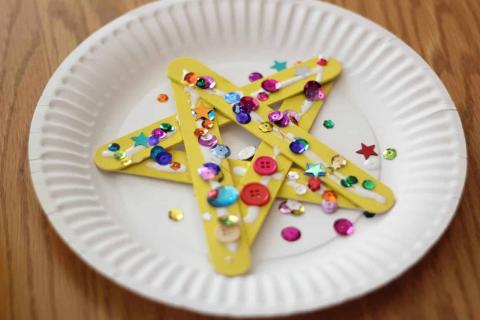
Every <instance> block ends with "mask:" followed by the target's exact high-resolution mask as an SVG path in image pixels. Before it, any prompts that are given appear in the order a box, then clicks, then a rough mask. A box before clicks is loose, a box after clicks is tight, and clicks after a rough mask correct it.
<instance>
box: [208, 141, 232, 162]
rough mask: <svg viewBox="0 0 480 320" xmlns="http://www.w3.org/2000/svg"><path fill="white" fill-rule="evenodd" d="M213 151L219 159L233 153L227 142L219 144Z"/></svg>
mask: <svg viewBox="0 0 480 320" xmlns="http://www.w3.org/2000/svg"><path fill="white" fill-rule="evenodd" d="M211 151H212V153H213V155H214V156H215V157H217V158H219V159H226V158H228V157H230V155H231V154H232V152H231V151H230V147H229V146H227V145H225V144H217V145H216V146H215V147H214V148H212V149H211Z"/></svg>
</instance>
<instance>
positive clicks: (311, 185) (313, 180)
mask: <svg viewBox="0 0 480 320" xmlns="http://www.w3.org/2000/svg"><path fill="white" fill-rule="evenodd" d="M321 185H322V182H321V180H320V179H319V178H317V177H310V178H308V189H310V190H311V191H317V190H320V187H321Z"/></svg>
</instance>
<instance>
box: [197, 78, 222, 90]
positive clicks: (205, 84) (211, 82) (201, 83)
mask: <svg viewBox="0 0 480 320" xmlns="http://www.w3.org/2000/svg"><path fill="white" fill-rule="evenodd" d="M216 84H217V83H216V82H215V79H213V78H212V77H210V76H203V77H200V78H198V80H197V82H196V83H195V85H196V86H197V87H199V88H201V89H213V88H214V87H215V85H216Z"/></svg>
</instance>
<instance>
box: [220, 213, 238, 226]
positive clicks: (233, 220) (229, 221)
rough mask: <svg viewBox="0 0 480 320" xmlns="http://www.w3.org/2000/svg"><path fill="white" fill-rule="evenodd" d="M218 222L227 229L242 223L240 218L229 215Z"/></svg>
mask: <svg viewBox="0 0 480 320" xmlns="http://www.w3.org/2000/svg"><path fill="white" fill-rule="evenodd" d="M218 222H220V223H221V224H222V225H224V226H226V227H232V226H234V225H237V224H238V223H239V222H240V218H239V217H238V216H236V215H233V214H229V215H226V216H222V217H219V218H218Z"/></svg>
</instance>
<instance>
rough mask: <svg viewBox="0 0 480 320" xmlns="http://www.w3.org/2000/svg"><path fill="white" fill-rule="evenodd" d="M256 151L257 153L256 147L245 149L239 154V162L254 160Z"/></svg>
mask: <svg viewBox="0 0 480 320" xmlns="http://www.w3.org/2000/svg"><path fill="white" fill-rule="evenodd" d="M256 151H257V148H255V147H254V146H248V147H245V148H243V149H242V150H240V151H239V152H238V154H237V158H238V159H239V160H250V159H252V158H253V156H254V155H255V152H256Z"/></svg>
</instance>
